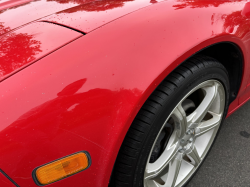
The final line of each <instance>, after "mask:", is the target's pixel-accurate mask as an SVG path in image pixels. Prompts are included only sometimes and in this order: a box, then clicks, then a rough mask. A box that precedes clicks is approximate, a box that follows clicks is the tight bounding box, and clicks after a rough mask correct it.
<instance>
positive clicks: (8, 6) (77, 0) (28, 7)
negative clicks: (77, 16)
mask: <svg viewBox="0 0 250 187" xmlns="http://www.w3.org/2000/svg"><path fill="white" fill-rule="evenodd" d="M91 1H93V0H66V1H65V0H33V1H31V0H28V1H25V0H21V1H20V0H10V1H4V2H2V1H1V2H0V36H1V35H2V34H4V33H5V32H6V28H8V30H13V29H15V28H17V27H20V26H22V25H25V24H27V23H30V22H32V21H35V20H37V19H41V18H42V17H45V16H48V15H50V14H53V13H56V12H59V11H62V10H65V9H68V8H72V7H74V6H77V5H79V4H84V3H88V2H91Z"/></svg>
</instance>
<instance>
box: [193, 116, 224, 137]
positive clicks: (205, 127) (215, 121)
mask: <svg viewBox="0 0 250 187" xmlns="http://www.w3.org/2000/svg"><path fill="white" fill-rule="evenodd" d="M209 113H210V114H211V115H212V116H213V117H212V119H209V120H207V121H204V122H201V124H200V125H199V126H198V127H197V128H196V129H195V136H197V137H198V136H201V135H203V134H205V133H207V132H208V131H210V130H211V129H213V128H215V127H217V126H218V125H219V124H220V120H221V114H215V113H213V112H209Z"/></svg>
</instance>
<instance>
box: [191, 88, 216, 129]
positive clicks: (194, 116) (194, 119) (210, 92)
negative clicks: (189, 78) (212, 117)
mask: <svg viewBox="0 0 250 187" xmlns="http://www.w3.org/2000/svg"><path fill="white" fill-rule="evenodd" d="M202 89H203V90H204V91H205V92H206V95H205V97H204V99H203V100H202V102H201V103H200V105H199V106H198V107H197V108H196V110H195V111H194V112H193V113H191V114H190V115H188V116H187V123H188V124H191V125H192V128H194V127H196V126H197V125H198V124H199V123H200V122H201V120H202V119H203V118H204V117H205V115H206V114H207V112H208V110H209V108H210V106H211V105H212V103H213V101H214V99H215V98H216V95H217V89H218V83H214V85H213V86H209V87H204V88H202ZM189 127H191V126H189Z"/></svg>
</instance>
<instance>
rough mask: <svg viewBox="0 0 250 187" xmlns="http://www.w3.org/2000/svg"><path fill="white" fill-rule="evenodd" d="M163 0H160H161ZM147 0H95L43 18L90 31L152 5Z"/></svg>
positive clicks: (83, 30) (86, 31)
mask: <svg viewBox="0 0 250 187" xmlns="http://www.w3.org/2000/svg"><path fill="white" fill-rule="evenodd" d="M160 1H162V0H158V2H160ZM152 3H155V2H152V1H145V0H136V1H134V0H104V1H93V2H90V3H86V4H83V5H79V6H76V7H73V8H69V9H67V10H64V11H61V12H58V13H55V14H53V15H51V16H48V17H45V18H43V19H42V20H45V21H50V22H54V23H59V24H62V25H67V26H69V27H71V28H74V29H77V30H80V31H82V32H85V33H88V32H90V31H92V30H94V29H96V28H98V27H100V26H102V25H104V24H107V23H109V22H110V21H113V20H114V19H117V18H119V17H122V16H124V15H126V14H129V13H131V12H133V11H136V10H138V9H140V8H144V7H146V6H149V5H151V4H152Z"/></svg>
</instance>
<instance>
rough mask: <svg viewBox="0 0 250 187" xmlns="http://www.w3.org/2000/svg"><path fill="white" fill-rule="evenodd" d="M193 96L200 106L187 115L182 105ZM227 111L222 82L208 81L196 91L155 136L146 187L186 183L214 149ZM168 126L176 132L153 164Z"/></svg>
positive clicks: (187, 97)
mask: <svg viewBox="0 0 250 187" xmlns="http://www.w3.org/2000/svg"><path fill="white" fill-rule="evenodd" d="M194 94H196V95H195V98H194V97H193V99H194V100H196V101H195V102H196V105H197V106H196V107H195V108H194V109H193V110H192V111H191V112H190V111H189V113H188V112H187V110H186V109H185V108H186V107H184V106H183V103H185V100H186V101H187V100H192V98H191V99H190V97H191V95H194ZM197 101H198V102H197ZM197 103H198V104H197ZM191 105H192V104H191ZM224 108H225V90H224V87H223V85H222V84H221V83H220V82H219V81H217V80H208V81H205V82H203V83H201V84H199V85H198V86H196V87H195V88H193V89H192V90H191V91H190V92H189V93H188V94H187V95H186V96H185V97H184V98H183V99H182V100H181V101H180V102H179V103H178V104H177V106H176V107H175V108H174V110H173V111H172V112H171V114H170V115H169V116H168V117H167V119H166V121H165V123H164V124H163V125H162V128H161V130H160V131H159V133H158V135H157V137H156V140H155V142H154V144H153V146H152V149H151V152H150V154H149V158H148V160H147V164H146V168H145V172H144V187H176V186H182V185H183V184H185V182H187V180H188V179H189V178H190V177H191V176H192V174H193V173H194V172H195V170H196V169H197V168H198V167H199V165H200V163H201V162H202V160H203V159H204V157H205V156H206V154H207V152H208V150H209V148H210V147H211V144H212V142H213V141H214V138H215V136H216V134H217V131H218V129H219V126H220V123H221V120H222V117H223V112H224ZM167 123H168V124H171V125H173V127H174V131H173V132H172V134H171V136H170V138H169V139H168V141H167V142H165V143H164V144H165V146H164V149H163V151H162V153H161V155H160V156H159V157H158V158H157V159H156V160H155V161H154V162H153V163H151V162H150V157H151V154H152V151H153V149H154V147H155V145H156V142H157V140H158V138H159V137H160V134H161V132H162V131H163V129H164V127H165V125H166V124H167Z"/></svg>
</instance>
